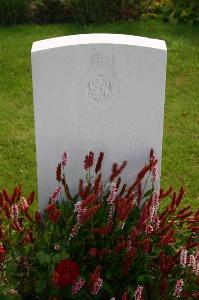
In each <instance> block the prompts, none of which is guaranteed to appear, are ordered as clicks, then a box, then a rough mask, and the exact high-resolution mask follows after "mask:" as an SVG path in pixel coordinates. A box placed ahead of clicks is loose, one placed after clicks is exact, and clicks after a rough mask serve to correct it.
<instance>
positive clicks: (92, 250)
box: [88, 248, 97, 256]
mask: <svg viewBox="0 0 199 300" xmlns="http://www.w3.org/2000/svg"><path fill="white" fill-rule="evenodd" d="M88 253H89V254H90V255H91V256H96V254H97V248H91V249H90V250H89V252H88Z"/></svg>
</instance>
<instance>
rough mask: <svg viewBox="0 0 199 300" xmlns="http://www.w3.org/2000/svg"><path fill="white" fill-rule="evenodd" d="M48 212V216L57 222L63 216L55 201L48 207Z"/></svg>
mask: <svg viewBox="0 0 199 300" xmlns="http://www.w3.org/2000/svg"><path fill="white" fill-rule="evenodd" d="M46 212H47V214H48V218H49V219H50V220H51V221H52V222H53V223H54V224H56V223H57V222H58V220H59V218H60V216H61V210H60V209H57V207H56V205H55V203H50V204H49V205H48V207H47V208H46Z"/></svg>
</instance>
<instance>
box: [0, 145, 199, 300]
mask: <svg viewBox="0 0 199 300" xmlns="http://www.w3.org/2000/svg"><path fill="white" fill-rule="evenodd" d="M103 158H104V154H103V153H102V152H101V153H100V154H99V156H98V158H97V160H96V161H95V157H94V153H93V152H90V153H89V154H88V155H86V157H85V160H84V169H85V172H86V180H85V181H83V179H81V180H80V181H79V189H78V193H77V194H76V195H75V196H72V195H71V193H70V189H69V187H68V184H67V180H66V176H65V168H67V163H68V162H67V160H68V158H67V154H66V153H64V154H63V157H62V161H61V162H60V163H59V164H58V166H57V170H56V179H57V181H58V187H57V188H56V189H55V191H54V192H53V193H52V194H51V196H50V200H49V203H48V206H47V207H46V210H45V213H44V214H43V216H42V215H41V214H40V213H39V212H38V211H33V210H32V209H31V205H32V203H33V201H34V193H33V192H32V193H30V195H29V196H28V197H26V198H24V197H22V191H21V187H20V186H19V187H16V188H15V189H14V192H13V194H12V195H9V194H8V192H7V191H6V190H3V191H2V192H1V193H0V220H1V223H0V296H1V299H49V300H50V299H51V300H58V299H59V300H61V299H79V300H80V299H81V300H82V299H102V300H103V299H104V300H106V299H108V300H114V299H115V300H117V299H118V300H130V299H135V300H142V299H175V298H181V299H198V297H199V292H198V289H197V287H198V284H199V276H198V275H199V250H198V246H199V238H198V231H199V226H198V225H199V210H198V211H196V212H192V211H191V210H190V206H185V207H180V203H181V201H182V198H183V195H184V190H183V188H181V189H180V191H179V193H176V192H173V191H172V188H169V189H168V190H167V191H163V189H159V190H155V181H156V180H157V175H158V171H157V159H156V157H155V155H154V151H153V150H151V151H150V156H149V162H148V163H147V164H146V165H145V166H144V167H143V168H142V170H141V171H140V172H139V173H138V175H137V177H136V180H135V182H134V183H132V185H130V186H127V185H126V184H122V179H121V176H120V175H121V172H122V171H123V169H124V168H125V166H126V164H127V162H126V161H124V162H123V163H122V164H121V165H118V164H117V163H114V164H113V166H112V171H111V174H110V177H109V180H108V181H107V182H103V180H102V173H101V167H102V162H103ZM146 181H148V183H149V181H150V182H151V189H150V190H148V191H145V187H146V186H148V184H147V185H146ZM167 197H169V198H170V202H169V204H168V201H167V204H165V205H164V207H161V208H160V207H159V205H160V203H161V202H163V200H164V199H165V198H167ZM59 198H60V200H59V201H58V199H59Z"/></svg>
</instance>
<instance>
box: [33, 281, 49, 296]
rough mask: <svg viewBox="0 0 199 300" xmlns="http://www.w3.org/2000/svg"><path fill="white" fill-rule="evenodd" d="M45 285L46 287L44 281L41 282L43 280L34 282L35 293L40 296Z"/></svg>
mask: <svg viewBox="0 0 199 300" xmlns="http://www.w3.org/2000/svg"><path fill="white" fill-rule="evenodd" d="M46 285H47V283H46V281H43V280H38V281H36V283H35V291H36V293H38V294H41V293H42V292H43V291H44V290H45V288H46Z"/></svg>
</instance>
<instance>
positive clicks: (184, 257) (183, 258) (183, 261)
mask: <svg viewBox="0 0 199 300" xmlns="http://www.w3.org/2000/svg"><path fill="white" fill-rule="evenodd" d="M186 264H187V250H186V249H182V251H181V253H180V265H181V266H182V267H185V266H186Z"/></svg>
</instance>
